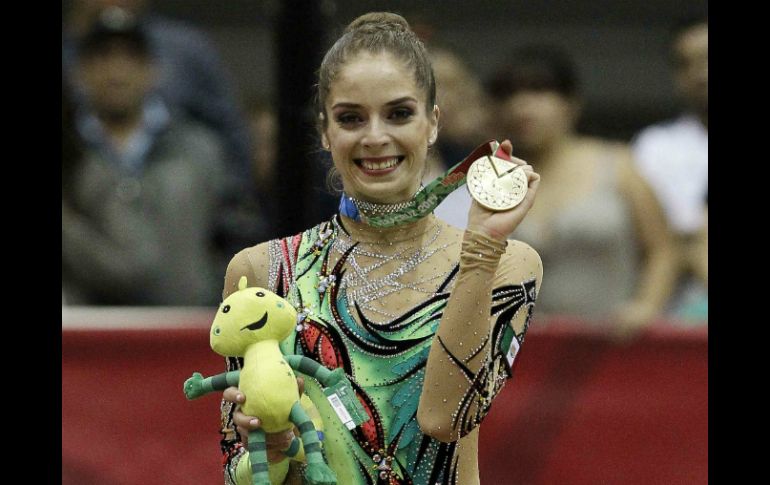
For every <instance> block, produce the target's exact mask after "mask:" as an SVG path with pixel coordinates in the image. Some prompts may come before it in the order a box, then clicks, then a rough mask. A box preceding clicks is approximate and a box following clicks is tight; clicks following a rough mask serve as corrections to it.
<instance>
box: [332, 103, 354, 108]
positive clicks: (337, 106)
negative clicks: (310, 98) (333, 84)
mask: <svg viewBox="0 0 770 485" xmlns="http://www.w3.org/2000/svg"><path fill="white" fill-rule="evenodd" d="M360 107H361V105H360V104H356V103H337V104H335V105H334V106H332V109H336V108H360Z"/></svg>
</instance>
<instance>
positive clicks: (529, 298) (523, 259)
mask: <svg viewBox="0 0 770 485" xmlns="http://www.w3.org/2000/svg"><path fill="white" fill-rule="evenodd" d="M541 280H542V263H541V261H540V257H539V256H538V255H537V253H536V252H535V251H534V250H533V249H532V248H530V247H529V246H528V245H526V244H524V243H521V242H516V241H498V240H495V239H491V238H488V237H486V236H484V235H482V234H479V233H475V232H472V231H466V232H465V235H464V237H463V241H462V249H461V253H460V268H459V271H458V274H457V279H456V281H455V284H454V288H453V290H452V293H451V296H450V298H449V301H448V303H447V307H446V309H445V311H444V314H443V316H442V319H441V323H440V324H439V327H438V330H437V332H436V335H435V337H434V340H433V343H432V344H431V350H430V354H429V356H428V362H427V366H426V372H425V380H424V384H423V389H422V393H421V396H420V404H419V408H418V412H417V419H418V422H419V424H420V427H421V428H422V431H423V432H424V433H426V434H428V435H430V436H432V437H434V438H436V439H438V440H441V441H445V442H450V441H455V440H457V439H459V438H461V437H462V436H464V435H466V434H467V433H468V432H470V431H471V430H472V429H473V428H474V427H475V426H477V425H478V424H479V423H480V422H481V420H482V419H483V417H484V415H485V414H486V412H487V411H488V410H489V406H490V405H491V401H492V399H493V398H494V397H495V395H497V393H498V392H499V391H500V389H501V387H502V383H503V382H504V380H505V369H504V368H503V367H504V366H505V363H504V359H505V358H506V352H507V349H501V348H500V346H499V344H500V342H503V341H505V342H506V344H509V343H510V344H512V347H511V348H513V349H516V350H517V349H518V345H520V343H521V342H523V338H524V334H525V333H526V330H527V327H528V324H529V319H530V317H531V315H532V309H533V306H534V300H535V297H536V294H537V291H538V290H539V285H540V281H541ZM504 300H505V301H507V303H505V301H504ZM509 326H510V329H511V330H512V331H513V333H514V336H513V338H515V339H516V341H515V342H513V339H512V338H510V336H509V339H505V338H504V335H503V334H504V333H505V330H506V329H507V328H508V327H509ZM510 344H509V345H510ZM508 363H509V364H510V361H509V362H508Z"/></svg>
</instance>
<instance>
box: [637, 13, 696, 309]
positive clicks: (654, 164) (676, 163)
mask: <svg viewBox="0 0 770 485" xmlns="http://www.w3.org/2000/svg"><path fill="white" fill-rule="evenodd" d="M671 64H672V66H673V71H674V75H675V80H676V86H677V89H678V92H679V94H680V95H681V97H682V99H683V100H684V101H685V103H686V110H685V111H684V113H682V114H681V115H680V116H679V117H677V118H676V119H674V120H669V121H665V122H662V123H658V124H655V125H652V126H650V127H647V128H645V129H644V130H642V131H641V132H640V133H639V134H638V135H637V136H636V137H635V139H634V141H633V149H634V155H635V158H636V162H637V166H638V168H639V171H640V173H641V174H642V175H643V176H644V177H645V178H646V179H647V180H648V181H649V183H650V185H651V186H652V188H653V189H654V190H655V193H656V195H657V196H658V199H659V200H660V203H661V205H662V206H663V209H664V210H665V212H666V215H667V217H668V222H669V225H670V226H671V229H672V230H673V232H674V233H675V235H676V242H677V247H678V254H679V256H680V259H679V260H680V268H681V270H682V271H681V272H682V275H681V277H680V281H679V286H678V288H677V291H676V292H675V295H674V297H673V298H672V300H671V302H670V304H669V312H670V314H671V315H672V316H674V317H679V318H683V319H686V320H694V321H700V322H703V321H706V320H707V319H708V274H707V271H706V270H705V268H707V266H708V265H707V264H706V263H705V261H702V259H703V258H708V255H707V254H706V253H703V248H704V247H708V245H707V241H704V240H703V238H704V237H705V238H708V233H707V229H706V221H707V216H706V214H707V210H706V193H707V191H708V23H707V21H706V20H705V19H697V20H691V21H688V22H684V23H683V24H682V25H680V26H679V27H678V28H677V29H676V32H675V35H674V39H673V42H672V45H671ZM704 243H705V246H704ZM694 254H700V255H701V256H700V257H693V255H694ZM696 308H698V309H700V310H698V311H695V309H696Z"/></svg>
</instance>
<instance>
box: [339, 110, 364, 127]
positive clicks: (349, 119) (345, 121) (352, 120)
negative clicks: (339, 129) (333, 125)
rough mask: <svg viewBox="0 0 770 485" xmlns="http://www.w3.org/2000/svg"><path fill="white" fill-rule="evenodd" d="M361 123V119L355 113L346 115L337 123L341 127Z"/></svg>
mask: <svg viewBox="0 0 770 485" xmlns="http://www.w3.org/2000/svg"><path fill="white" fill-rule="evenodd" d="M360 121H361V117H360V116H358V115H357V114H355V113H345V114H341V115H339V116H338V117H337V123H339V124H341V125H354V124H356V123H358V122H360Z"/></svg>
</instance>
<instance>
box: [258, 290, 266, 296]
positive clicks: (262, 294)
mask: <svg viewBox="0 0 770 485" xmlns="http://www.w3.org/2000/svg"><path fill="white" fill-rule="evenodd" d="M257 296H265V294H264V293H262V292H261V291H258V292H257Z"/></svg>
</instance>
